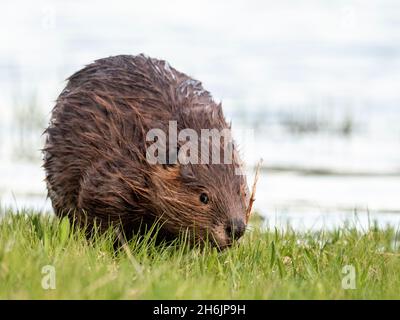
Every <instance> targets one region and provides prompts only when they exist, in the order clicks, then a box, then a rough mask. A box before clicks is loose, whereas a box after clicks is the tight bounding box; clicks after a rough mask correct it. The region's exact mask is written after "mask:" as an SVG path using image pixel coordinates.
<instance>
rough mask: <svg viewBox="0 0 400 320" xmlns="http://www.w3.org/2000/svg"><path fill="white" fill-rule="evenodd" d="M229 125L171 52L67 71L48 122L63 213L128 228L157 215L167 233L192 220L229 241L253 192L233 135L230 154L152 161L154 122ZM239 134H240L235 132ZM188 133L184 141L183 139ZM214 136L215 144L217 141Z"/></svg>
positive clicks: (204, 235) (47, 156)
mask: <svg viewBox="0 0 400 320" xmlns="http://www.w3.org/2000/svg"><path fill="white" fill-rule="evenodd" d="M171 120H175V121H176V122H177V129H178V131H179V130H182V129H185V128H190V129H193V130H195V131H196V132H197V133H199V134H200V131H201V129H218V130H222V129H226V128H228V129H229V128H230V126H229V125H228V124H227V123H226V121H225V118H224V115H223V112H222V108H221V104H216V103H215V102H214V100H213V99H212V97H211V95H210V93H209V92H208V91H206V90H204V89H203V87H202V84H201V83H200V82H199V81H197V80H194V79H192V78H190V77H189V76H187V75H185V74H183V73H181V72H178V71H177V70H175V69H174V68H172V67H170V66H169V64H168V63H167V62H165V61H162V60H157V59H153V58H149V57H147V56H145V55H137V56H130V55H120V56H114V57H109V58H104V59H100V60H97V61H95V62H94V63H92V64H90V65H88V66H86V67H85V68H83V69H82V70H80V71H78V72H76V73H75V74H74V75H72V76H71V77H70V78H69V79H68V84H67V86H66V88H65V89H64V90H63V91H62V93H61V94H60V96H59V97H58V99H57V101H56V106H55V107H54V109H53V111H52V116H51V120H50V124H49V127H48V128H47V129H46V131H45V134H46V144H45V147H44V149H43V152H44V168H45V172H46V183H47V188H48V196H49V197H50V199H51V201H52V205H53V208H54V211H55V213H56V215H57V216H60V217H63V216H68V217H69V218H70V219H74V220H76V221H78V222H79V224H83V223H84V224H86V225H89V226H93V225H94V224H95V223H96V224H98V225H100V228H101V229H102V230H104V229H106V228H108V227H109V226H110V225H113V224H118V225H119V226H122V228H123V231H124V232H125V234H126V235H128V236H129V235H130V234H133V233H135V232H140V231H141V227H143V226H148V225H150V224H152V223H154V222H155V221H160V222H161V224H162V227H161V232H162V234H163V235H164V236H165V237H166V238H172V239H173V238H175V237H177V236H178V235H179V234H180V233H181V232H182V231H186V230H190V234H193V237H192V239H194V240H195V242H199V241H200V240H204V239H209V240H211V242H212V243H213V244H215V245H217V246H218V247H220V248H224V247H226V246H229V245H231V244H232V240H233V239H234V238H235V239H238V238H240V237H241V236H242V235H243V233H244V232H245V228H246V223H247V219H246V212H247V211H246V209H247V208H248V203H249V197H248V188H247V183H246V178H245V176H244V175H239V174H237V171H236V169H237V168H238V167H240V165H241V162H240V159H239V157H238V155H237V152H235V151H236V146H235V144H234V143H233V150H234V153H233V160H232V162H231V163H226V164H225V163H222V164H214V163H211V164H210V163H205V164H203V163H201V164H192V163H188V164H182V163H181V162H178V163H166V164H160V163H157V164H150V163H149V162H148V161H147V159H146V149H147V148H148V147H149V144H150V143H149V141H147V140H146V134H147V132H149V130H151V129H153V128H158V129H161V130H163V131H164V132H167V133H168V129H169V127H168V126H169V121H171ZM232 141H233V140H232ZM181 145H182V141H180V142H178V148H179V147H180V146H181ZM212 145H214V144H212Z"/></svg>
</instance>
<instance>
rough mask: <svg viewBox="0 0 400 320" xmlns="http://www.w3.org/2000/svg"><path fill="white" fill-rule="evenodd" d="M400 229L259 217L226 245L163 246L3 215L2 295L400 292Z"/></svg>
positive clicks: (380, 295)
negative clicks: (276, 222) (312, 226)
mask: <svg viewBox="0 0 400 320" xmlns="http://www.w3.org/2000/svg"><path fill="white" fill-rule="evenodd" d="M396 239H397V233H396V230H393V229H390V228H388V229H385V230H378V229H377V228H376V227H371V228H370V230H367V231H364V232H360V231H357V230H356V229H355V228H354V227H350V226H348V227H343V228H342V229H340V230H335V231H331V232H319V233H312V232H303V233H298V232H295V231H293V230H289V231H284V232H283V231H277V230H267V231H261V230H260V229H259V228H257V227H253V228H252V230H250V232H247V234H246V236H245V237H244V238H243V239H242V241H240V244H238V245H235V246H234V247H233V248H231V249H228V250H225V251H223V252H218V251H217V250H215V249H212V248H209V247H206V248H204V249H203V250H201V249H199V248H194V249H190V248H188V247H187V246H185V245H183V244H182V243H176V244H175V245H162V246H155V245H154V243H153V241H152V237H151V236H149V235H148V236H145V237H144V239H143V240H142V241H137V240H138V239H134V240H132V241H131V242H129V244H128V245H129V250H120V251H118V252H115V250H114V249H113V241H112V233H108V234H106V235H103V236H97V237H96V238H95V240H93V241H87V240H86V239H85V237H84V236H83V234H82V232H80V231H76V230H72V228H71V227H70V225H69V223H68V222H67V221H66V220H62V221H60V220H58V219H55V218H53V217H51V216H48V215H47V216H45V215H38V214H35V213H27V212H25V213H19V214H6V215H5V216H4V217H3V218H2V220H1V221H0V298H1V299H94V298H100V299H355V298H357V299H375V298H376V299H384V298H389V299H391V298H400V263H399V262H400V253H399V249H398V248H397V242H396ZM47 265H50V266H53V267H54V270H55V272H56V273H55V286H56V288H55V289H48V290H45V289H43V287H42V281H43V277H45V280H46V279H48V277H49V275H48V274H47V273H44V274H42V268H43V267H44V266H47ZM346 265H352V266H353V267H354V268H355V274H356V278H355V279H356V280H355V284H356V289H347V290H346V289H343V288H342V279H343V277H345V274H343V273H342V271H343V267H344V266H346ZM45 282H46V281H45Z"/></svg>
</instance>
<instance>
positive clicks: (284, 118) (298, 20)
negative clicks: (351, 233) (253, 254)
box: [0, 0, 400, 229]
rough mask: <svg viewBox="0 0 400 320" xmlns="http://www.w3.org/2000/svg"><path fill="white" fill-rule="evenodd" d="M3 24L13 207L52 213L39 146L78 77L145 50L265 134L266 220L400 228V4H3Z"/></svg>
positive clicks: (4, 144) (1, 191) (5, 162)
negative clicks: (90, 67) (110, 59)
mask: <svg viewBox="0 0 400 320" xmlns="http://www.w3.org/2000/svg"><path fill="white" fill-rule="evenodd" d="M0 26H1V28H0V40H1V44H0V205H1V206H2V207H12V208H14V209H21V208H34V209H36V210H42V211H51V204H50V202H49V201H48V200H46V189H45V184H44V182H43V178H44V173H43V170H42V168H41V154H40V151H39V149H40V148H41V147H42V144H43V137H41V133H42V131H43V129H44V128H45V127H46V125H47V122H48V119H49V114H50V111H51V109H52V107H53V105H54V100H55V99H56V97H57V95H58V94H59V92H60V91H61V89H62V88H63V86H64V85H65V82H64V80H65V79H66V78H67V77H68V76H69V75H71V74H72V73H73V72H75V71H76V70H78V69H80V68H81V67H83V66H84V65H85V64H87V63H89V62H91V61H93V60H95V59H97V58H102V57H106V56H110V55H117V54H138V53H141V52H144V53H146V54H148V55H150V56H153V57H158V58H162V59H165V60H167V61H169V62H170V64H171V65H172V66H174V67H175V68H177V69H178V70H181V71H184V72H185V73H187V74H189V75H191V76H193V77H195V78H198V79H200V80H201V81H202V82H203V85H204V86H205V88H206V89H208V90H209V91H211V92H212V93H213V95H214V97H215V98H216V99H217V100H220V101H222V104H223V107H224V111H225V114H226V116H227V118H228V119H231V120H232V122H233V129H234V130H235V129H236V130H237V132H241V129H252V130H253V133H254V135H253V137H254V139H248V138H246V139H247V140H246V139H243V138H242V137H241V136H240V135H239V136H238V137H237V139H238V140H239V142H240V144H241V146H242V150H243V153H244V158H245V160H246V162H247V164H248V172H249V174H250V179H249V180H250V181H249V182H250V183H251V181H252V176H253V171H254V170H253V169H252V166H253V165H254V164H255V163H257V161H258V160H259V159H260V158H263V160H264V162H263V166H264V167H263V170H262V175H261V178H260V181H259V185H258V193H257V201H256V208H257V210H259V212H260V213H261V214H262V215H263V216H264V217H266V218H267V220H266V221H267V222H266V223H268V224H269V225H272V226H285V225H286V223H287V222H290V223H291V225H292V226H293V227H294V228H315V229H321V228H332V227H334V226H337V225H340V224H341V223H343V221H344V220H349V221H352V220H356V221H357V224H358V225H359V226H360V227H362V228H363V227H366V226H368V224H370V223H371V221H374V220H376V221H377V223H378V224H380V225H385V224H391V225H393V226H395V227H397V226H398V225H400V224H399V223H400V2H399V1H396V0H381V1H373V0H362V1H361V0H360V1H340V0H339V1H329V0H323V1H311V0H308V1H301V2H299V1H294V0H283V1H261V0H252V1H236V0H234V1H211V0H207V1H201V2H190V1H161V0H159V1H151V0H150V1H120V0H116V1H112V2H109V1H96V2H89V1H66V0H62V1H38V2H36V1H35V2H32V1H20V0H12V1H11V0H2V2H1V4H0ZM250 140H251V141H250Z"/></svg>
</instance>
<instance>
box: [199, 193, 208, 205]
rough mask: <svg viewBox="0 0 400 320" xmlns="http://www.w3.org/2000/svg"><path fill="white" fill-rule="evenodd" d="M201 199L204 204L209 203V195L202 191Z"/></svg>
mask: <svg viewBox="0 0 400 320" xmlns="http://www.w3.org/2000/svg"><path fill="white" fill-rule="evenodd" d="M200 201H201V202H203V203H204V204H207V203H208V195H207V194H206V193H202V194H201V195H200Z"/></svg>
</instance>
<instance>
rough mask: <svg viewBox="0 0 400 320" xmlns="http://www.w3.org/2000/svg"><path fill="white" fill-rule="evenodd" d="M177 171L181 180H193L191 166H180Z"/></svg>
mask: <svg viewBox="0 0 400 320" xmlns="http://www.w3.org/2000/svg"><path fill="white" fill-rule="evenodd" d="M179 171H180V173H181V176H182V178H184V179H194V173H193V167H192V165H191V164H181V165H180V168H179Z"/></svg>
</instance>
